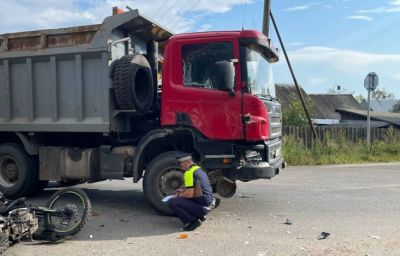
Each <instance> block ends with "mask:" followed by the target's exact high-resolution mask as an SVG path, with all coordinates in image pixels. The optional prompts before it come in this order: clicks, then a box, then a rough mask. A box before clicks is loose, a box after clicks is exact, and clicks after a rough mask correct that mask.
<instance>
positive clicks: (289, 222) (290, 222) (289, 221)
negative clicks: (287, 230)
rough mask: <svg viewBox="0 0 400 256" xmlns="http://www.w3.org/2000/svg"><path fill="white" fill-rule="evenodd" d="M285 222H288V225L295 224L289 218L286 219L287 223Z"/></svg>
mask: <svg viewBox="0 0 400 256" xmlns="http://www.w3.org/2000/svg"><path fill="white" fill-rule="evenodd" d="M283 224H286V225H292V224H293V222H292V221H291V220H289V219H286V222H285V223H283Z"/></svg>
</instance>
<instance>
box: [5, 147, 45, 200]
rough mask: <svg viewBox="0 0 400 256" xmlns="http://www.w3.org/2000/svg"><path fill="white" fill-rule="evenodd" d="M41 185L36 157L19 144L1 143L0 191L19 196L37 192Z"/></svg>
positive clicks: (11, 195) (6, 194)
mask: <svg viewBox="0 0 400 256" xmlns="http://www.w3.org/2000/svg"><path fill="white" fill-rule="evenodd" d="M40 185H41V184H40V182H39V173H38V165H37V161H35V158H34V157H32V156H30V155H28V154H27V153H26V152H25V150H24V149H23V147H22V146H20V145H18V144H13V143H10V144H3V145H0V191H1V192H3V194H4V195H5V196H6V197H10V198H17V197H21V196H26V195H31V194H33V193H35V192H37V191H38V190H40V188H41V187H42V186H40ZM43 185H44V183H43Z"/></svg>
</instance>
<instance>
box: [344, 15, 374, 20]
mask: <svg viewBox="0 0 400 256" xmlns="http://www.w3.org/2000/svg"><path fill="white" fill-rule="evenodd" d="M348 19H349V20H366V21H372V20H373V19H372V18H371V17H369V16H365V15H354V16H350V17H348Z"/></svg>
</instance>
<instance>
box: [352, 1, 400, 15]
mask: <svg viewBox="0 0 400 256" xmlns="http://www.w3.org/2000/svg"><path fill="white" fill-rule="evenodd" d="M396 12H400V0H391V1H390V2H389V6H381V7H378V8H375V9H367V10H359V11H358V13H396Z"/></svg>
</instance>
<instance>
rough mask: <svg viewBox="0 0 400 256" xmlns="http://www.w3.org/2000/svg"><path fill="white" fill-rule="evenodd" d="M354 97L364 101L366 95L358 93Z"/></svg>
mask: <svg viewBox="0 0 400 256" xmlns="http://www.w3.org/2000/svg"><path fill="white" fill-rule="evenodd" d="M354 98H355V99H356V100H357V101H358V102H359V103H361V102H363V100H365V98H364V96H363V95H362V94H359V95H356V96H354Z"/></svg>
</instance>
